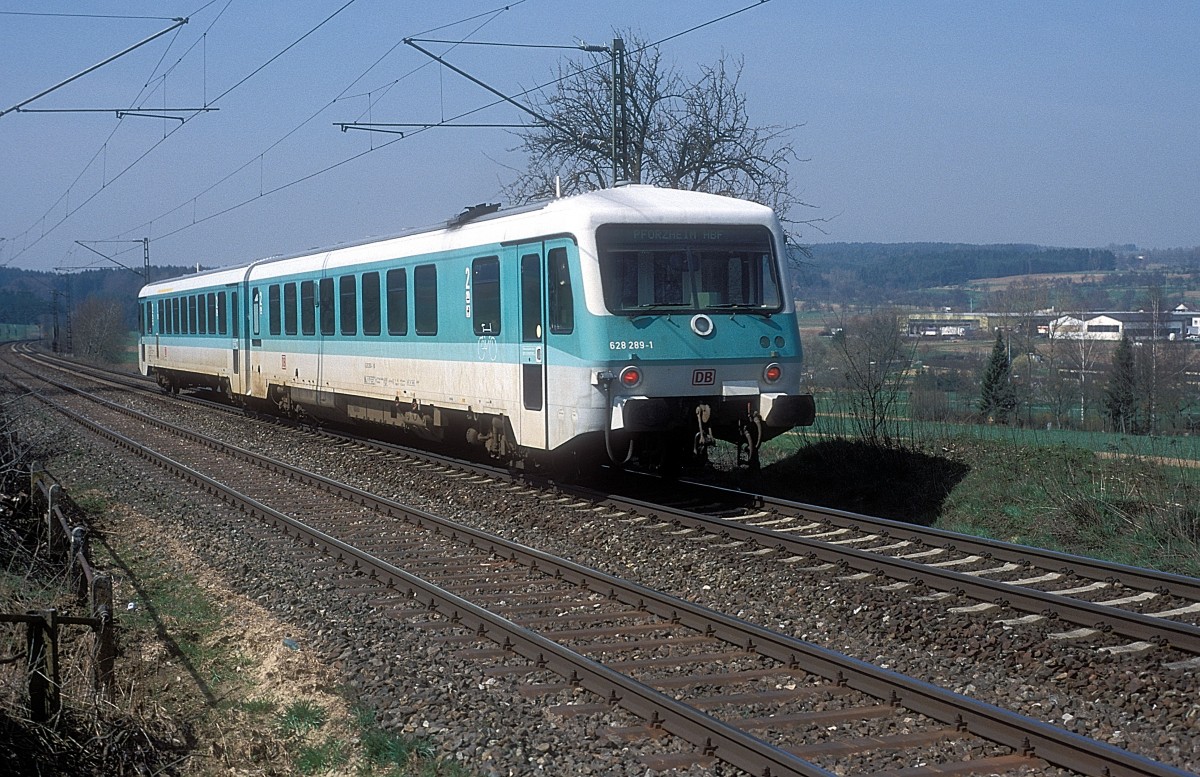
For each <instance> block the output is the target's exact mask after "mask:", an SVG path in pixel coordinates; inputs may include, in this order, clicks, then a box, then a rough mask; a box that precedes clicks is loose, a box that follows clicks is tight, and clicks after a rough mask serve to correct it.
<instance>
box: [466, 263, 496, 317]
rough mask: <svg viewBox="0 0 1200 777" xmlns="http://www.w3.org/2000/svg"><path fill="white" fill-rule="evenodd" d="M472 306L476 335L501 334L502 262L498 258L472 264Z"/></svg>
mask: <svg viewBox="0 0 1200 777" xmlns="http://www.w3.org/2000/svg"><path fill="white" fill-rule="evenodd" d="M471 304H472V306H473V307H472V309H471V321H472V323H473V324H474V328H475V334H476V335H477V336H481V335H498V334H500V260H499V259H497V258H496V257H494V256H485V257H482V258H480V259H476V260H475V261H473V262H471Z"/></svg>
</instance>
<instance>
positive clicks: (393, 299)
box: [387, 269, 408, 337]
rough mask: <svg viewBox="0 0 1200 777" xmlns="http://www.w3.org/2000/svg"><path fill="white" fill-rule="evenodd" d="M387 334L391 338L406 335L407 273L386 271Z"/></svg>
mask: <svg viewBox="0 0 1200 777" xmlns="http://www.w3.org/2000/svg"><path fill="white" fill-rule="evenodd" d="M387 319H388V334H389V335H392V336H393V337H399V336H401V335H406V334H408V271H407V270H404V269H396V270H388V273H387Z"/></svg>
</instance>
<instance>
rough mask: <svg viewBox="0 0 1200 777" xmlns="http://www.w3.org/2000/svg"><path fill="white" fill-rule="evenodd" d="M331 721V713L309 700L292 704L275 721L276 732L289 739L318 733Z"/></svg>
mask: <svg viewBox="0 0 1200 777" xmlns="http://www.w3.org/2000/svg"><path fill="white" fill-rule="evenodd" d="M328 721H329V713H328V712H326V711H325V709H324V708H323V707H321V706H320V705H318V704H314V703H313V702H311V701H308V700H307V699H301V700H300V701H297V702H292V703H291V704H289V705H288V706H287V708H286V709H285V710H284V711H283V712H282V713H280V715H279V717H278V718H277V719H276V721H275V730H276V731H278V732H279V733H280V734H282V735H283V736H284V737H287V738H289V739H291V738H295V737H302V736H304V735H305V734H307V733H308V732H310V731H316V730H317V729H319V728H321V726H324V725H325V724H326V723H327V722H328Z"/></svg>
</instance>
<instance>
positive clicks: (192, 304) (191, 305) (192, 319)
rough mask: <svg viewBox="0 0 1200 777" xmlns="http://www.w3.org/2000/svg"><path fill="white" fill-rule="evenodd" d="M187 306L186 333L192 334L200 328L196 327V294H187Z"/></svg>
mask: <svg viewBox="0 0 1200 777" xmlns="http://www.w3.org/2000/svg"><path fill="white" fill-rule="evenodd" d="M187 306H188V334H189V335H194V334H196V333H197V332H199V331H200V330H199V329H197V328H196V321H197V319H196V295H194V294H189V295H188V297H187Z"/></svg>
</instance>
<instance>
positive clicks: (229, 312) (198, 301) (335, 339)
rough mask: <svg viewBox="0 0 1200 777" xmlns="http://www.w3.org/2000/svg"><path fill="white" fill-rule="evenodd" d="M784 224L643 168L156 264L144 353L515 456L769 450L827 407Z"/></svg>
mask: <svg viewBox="0 0 1200 777" xmlns="http://www.w3.org/2000/svg"><path fill="white" fill-rule="evenodd" d="M785 257H786V252H785V247H784V235H783V232H782V229H781V228H780V224H779V221H778V219H777V218H776V217H775V215H774V213H773V212H772V211H771V210H770V209H769V208H766V207H764V206H762V205H757V204H754V203H751V202H746V201H743V200H737V199H731V198H728V197H720V196H716V195H711V194H702V193H697V192H688V191H678V190H670V189H659V188H654V187H650V186H627V187H622V188H616V189H607V190H603V191H596V192H591V193H588V194H581V195H578V196H573V197H566V198H561V199H556V200H552V201H550V202H546V203H540V204H537V205H533V206H527V207H521V208H516V209H512V210H507V211H500V210H498V209H497V208H496V207H495V206H478V207H476V208H471V209H468V210H466V211H464V213H463V214H462V215H460V216H459V217H458V218H456V219H453V220H451V221H450V222H448V223H446V224H444V225H441V226H438V227H436V228H431V229H424V230H419V231H413V232H410V233H406V234H402V235H398V236H396V237H390V238H386V239H382V240H371V241H369V242H362V243H358V244H353V245H344V246H339V247H336V248H331V249H328V250H320V251H311V252H307V253H304V254H301V255H297V256H289V257H282V258H270V259H263V260H260V261H256V262H252V263H250V264H246V265H242V266H238V267H231V268H226V269H219V270H213V271H209V272H204V273H200V274H196V275H191V276H186V277H182V278H176V279H173V280H167V281H161V282H156V283H151V284H148V285H147V286H145V287H144V288H143V289H142V291H141V293H140V294H139V302H140V305H139V313H140V319H141V335H140V340H139V363H140V367H141V371H142V373H143V374H145V375H151V376H154V377H155V378H156V379H157V380H158V382H159V384H160V385H161V386H162V387H163V388H164V389H165V390H169V391H178V390H179V389H181V388H188V387H196V386H206V387H210V388H213V389H217V390H219V391H221V392H223V393H225V394H227V395H228V396H229V397H230V398H232V399H234V400H235V401H242V402H248V403H257V404H260V405H266V406H270V407H273V408H274V409H275V410H276V411H277V412H284V413H289V414H299V415H305V416H309V417H313V418H316V419H328V420H338V421H347V420H349V421H355V422H361V423H364V424H377V425H383V426H390V427H395V428H400V429H403V430H405V431H407V432H411V433H415V434H417V435H420V436H422V437H425V438H427V439H431V440H435V441H442V442H453V441H457V440H464V441H468V442H471V443H478V444H481V445H483V446H485V447H486V449H487V450H488V451H489V452H490V453H491V454H492V455H493V456H494V457H496V458H499V459H502V460H505V461H509V462H517V461H521V460H530V459H532V460H534V461H537V460H542V461H550V462H552V461H555V460H563V459H565V458H574V457H584V458H590V457H591V456H593V455H597V454H601V453H605V454H607V456H609V457H610V458H612V459H613V460H615V461H617V462H624V461H627V460H629V459H630V458H631V457H633V456H639V457H642V458H645V459H649V460H651V461H655V460H671V459H673V458H675V457H676V456H678V455H694V454H695V455H705V453H706V451H707V448H708V447H709V446H710V445H711V444H712V443H713V440H714V439H722V440H727V441H730V442H733V443H736V444H738V445H739V449H740V452H741V456H742V458H743V460H745V461H747V462H749V463H751V464H757V459H758V447H759V445H761V443H762V442H763V441H765V440H767V439H770V438H771V437H774V436H776V435H778V434H780V433H782V432H784V431H786V430H788V429H791V428H792V427H794V426H799V425H808V424H811V423H812V421H813V417H814V404H813V399H812V396H811V395H810V394H807V393H804V392H803V391H802V389H801V357H802V350H801V345H800V338H799V330H798V328H797V324H796V316H795V308H794V303H793V301H792V299H791V294H790V293H789V291H790V289H789V284H788V282H787V263H786V261H785Z"/></svg>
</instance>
